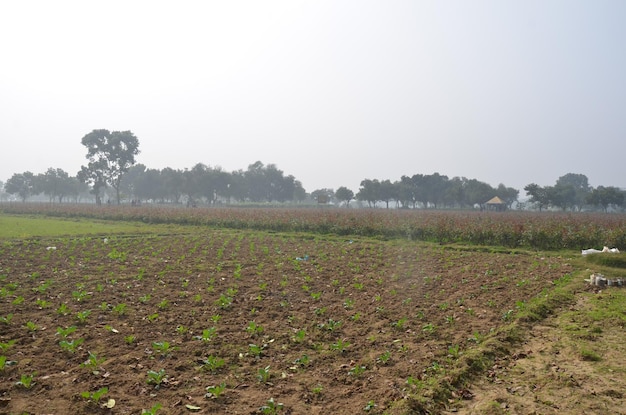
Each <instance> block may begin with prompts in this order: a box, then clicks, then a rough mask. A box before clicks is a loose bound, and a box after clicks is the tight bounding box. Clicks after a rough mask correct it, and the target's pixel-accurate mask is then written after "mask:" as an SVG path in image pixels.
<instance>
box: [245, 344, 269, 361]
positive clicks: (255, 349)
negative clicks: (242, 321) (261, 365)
mask: <svg viewBox="0 0 626 415" xmlns="http://www.w3.org/2000/svg"><path fill="white" fill-rule="evenodd" d="M264 348H265V347H264V346H259V345H257V344H249V345H248V352H249V353H250V354H251V355H252V356H253V357H254V358H255V359H260V358H261V356H262V355H263V349H264Z"/></svg>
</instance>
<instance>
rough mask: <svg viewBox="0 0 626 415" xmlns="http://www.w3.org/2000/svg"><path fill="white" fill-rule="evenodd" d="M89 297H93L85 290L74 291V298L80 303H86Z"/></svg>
mask: <svg viewBox="0 0 626 415" xmlns="http://www.w3.org/2000/svg"><path fill="white" fill-rule="evenodd" d="M89 297H91V294H89V293H88V292H87V291H85V290H76V291H72V298H73V299H74V300H76V301H78V302H80V301H85V300H87V299H88V298H89Z"/></svg>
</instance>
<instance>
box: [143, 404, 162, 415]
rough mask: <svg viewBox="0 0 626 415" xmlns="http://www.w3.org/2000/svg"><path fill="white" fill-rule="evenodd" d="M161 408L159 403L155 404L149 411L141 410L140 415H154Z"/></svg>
mask: <svg viewBox="0 0 626 415" xmlns="http://www.w3.org/2000/svg"><path fill="white" fill-rule="evenodd" d="M162 407H163V405H161V404H160V403H158V402H157V403H155V404H154V405H153V406H152V408H150V409H142V410H141V415H156V413H157V412H158V411H159V410H160V409H161V408H162Z"/></svg>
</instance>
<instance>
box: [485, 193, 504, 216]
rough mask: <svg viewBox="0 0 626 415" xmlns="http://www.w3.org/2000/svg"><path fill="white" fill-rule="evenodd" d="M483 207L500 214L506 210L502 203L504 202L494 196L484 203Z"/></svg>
mask: <svg viewBox="0 0 626 415" xmlns="http://www.w3.org/2000/svg"><path fill="white" fill-rule="evenodd" d="M485 206H487V209H490V210H495V211H497V212H502V211H504V210H506V203H504V201H503V200H502V199H500V198H499V197H498V196H494V197H493V198H491V199H489V200H488V201H487V202H485Z"/></svg>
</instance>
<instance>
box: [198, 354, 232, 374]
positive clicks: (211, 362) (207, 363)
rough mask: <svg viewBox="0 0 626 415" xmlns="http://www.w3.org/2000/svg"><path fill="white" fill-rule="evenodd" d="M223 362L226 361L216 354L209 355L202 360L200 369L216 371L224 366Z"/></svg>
mask: <svg viewBox="0 0 626 415" xmlns="http://www.w3.org/2000/svg"><path fill="white" fill-rule="evenodd" d="M225 364H226V362H225V361H224V359H222V358H220V357H217V356H213V355H209V356H208V357H207V358H206V359H204V360H203V361H202V369H204V370H207V371H209V372H211V373H216V372H217V371H218V370H220V369H221V368H222V367H224V365H225Z"/></svg>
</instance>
